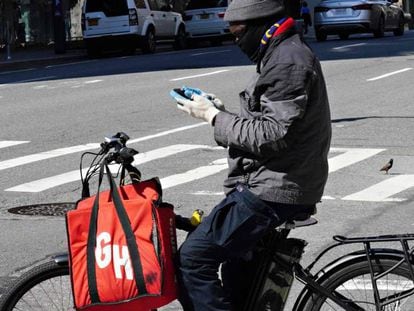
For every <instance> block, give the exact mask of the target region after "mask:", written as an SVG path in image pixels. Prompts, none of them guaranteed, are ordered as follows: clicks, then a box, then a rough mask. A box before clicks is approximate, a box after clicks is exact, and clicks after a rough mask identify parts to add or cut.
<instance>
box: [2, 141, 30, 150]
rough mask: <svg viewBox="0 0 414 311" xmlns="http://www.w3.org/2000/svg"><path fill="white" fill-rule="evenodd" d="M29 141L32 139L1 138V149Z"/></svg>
mask: <svg viewBox="0 0 414 311" xmlns="http://www.w3.org/2000/svg"><path fill="white" fill-rule="evenodd" d="M27 143H30V141H19V140H0V149H1V148H7V147H11V146H16V145H21V144H27Z"/></svg>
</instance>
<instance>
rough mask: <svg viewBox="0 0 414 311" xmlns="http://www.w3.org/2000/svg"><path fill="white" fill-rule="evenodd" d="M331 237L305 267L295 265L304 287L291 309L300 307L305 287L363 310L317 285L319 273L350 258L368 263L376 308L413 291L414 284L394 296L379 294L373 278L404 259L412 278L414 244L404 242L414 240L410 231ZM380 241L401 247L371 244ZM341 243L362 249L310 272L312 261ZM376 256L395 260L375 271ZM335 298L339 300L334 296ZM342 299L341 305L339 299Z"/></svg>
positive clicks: (341, 264) (330, 269) (317, 260)
mask: <svg viewBox="0 0 414 311" xmlns="http://www.w3.org/2000/svg"><path fill="white" fill-rule="evenodd" d="M333 239H334V240H335V241H336V242H337V243H334V244H333V245H331V246H329V247H327V248H326V249H325V250H323V251H322V252H321V253H320V254H319V255H318V256H317V257H316V259H315V260H314V261H313V262H312V263H311V264H310V265H309V266H307V267H306V268H305V269H303V268H302V267H301V266H300V265H297V266H296V267H295V272H296V278H297V279H298V280H300V281H301V282H303V283H304V284H305V285H307V286H306V287H305V288H304V290H303V291H302V292H301V294H300V295H299V297H298V299H297V301H296V303H295V307H294V309H293V310H298V311H299V310H300V308H301V300H302V299H303V298H304V296H305V295H306V294H309V292H308V290H310V291H312V292H313V293H317V294H322V295H324V296H326V297H328V298H330V299H331V300H332V301H334V302H335V303H337V304H338V305H340V306H342V307H344V309H345V310H364V309H362V308H361V307H359V306H357V305H356V304H354V303H353V302H352V301H349V300H348V299H346V298H345V297H343V296H342V295H341V294H339V293H338V292H336V291H334V292H332V293H329V292H327V291H326V290H325V289H324V288H323V287H321V286H320V285H319V283H320V281H321V280H322V279H323V277H324V276H325V275H327V274H329V273H330V271H333V270H334V269H339V267H340V266H345V265H347V264H349V263H351V262H353V261H361V260H363V261H366V262H368V266H369V267H370V276H371V284H372V286H373V291H374V300H375V305H376V310H377V311H381V310H384V309H383V308H384V307H385V306H386V305H388V304H391V303H393V302H395V301H397V300H401V299H403V298H405V297H408V296H410V295H413V294H414V288H412V289H409V290H405V291H403V292H401V293H399V295H398V297H394V296H393V295H390V296H387V297H384V298H380V294H379V289H378V286H377V280H379V279H381V278H382V277H384V276H385V275H387V274H389V273H391V272H392V271H393V270H394V269H396V268H398V267H399V266H401V265H403V264H404V263H406V264H407V266H408V269H409V272H410V276H411V279H412V280H413V281H414V270H413V267H412V264H413V259H412V254H413V253H414V247H412V248H410V247H409V245H408V241H410V240H414V234H401V235H383V236H374V237H355V238H347V237H343V236H334V237H333ZM380 242H382V243H384V242H400V244H401V248H402V250H398V249H392V248H372V247H371V245H372V243H380ZM345 244H362V245H363V250H359V251H356V252H352V253H349V254H346V255H345V256H342V257H340V258H338V259H336V260H335V261H333V262H331V263H329V264H328V265H326V266H325V267H323V268H322V269H321V270H320V271H319V272H318V273H317V274H316V275H312V274H310V272H309V271H310V270H311V269H312V268H313V267H314V265H315V264H316V263H317V262H319V260H320V259H321V258H322V257H323V256H324V255H325V254H326V253H328V252H329V251H331V250H332V249H334V248H336V247H338V246H342V245H345ZM376 257H388V258H393V259H396V260H397V261H398V263H397V264H396V265H394V266H393V267H391V268H390V269H388V270H386V271H384V272H382V273H380V274H377V275H375V273H374V271H373V264H372V263H373V262H374V261H375V258H376ZM338 299H339V300H338ZM344 302H345V303H346V304H345V305H343V303H344Z"/></svg>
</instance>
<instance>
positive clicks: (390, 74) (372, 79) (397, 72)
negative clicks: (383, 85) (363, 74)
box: [367, 67, 413, 81]
mask: <svg viewBox="0 0 414 311" xmlns="http://www.w3.org/2000/svg"><path fill="white" fill-rule="evenodd" d="M412 69H413V68H410V67H408V68H404V69H401V70H397V71H393V72H390V73H386V74H383V75H382V76H378V77H374V78H370V79H367V81H376V80H379V79H383V78H387V77H389V76H392V75H396V74H399V73H402V72H406V71H409V70H412Z"/></svg>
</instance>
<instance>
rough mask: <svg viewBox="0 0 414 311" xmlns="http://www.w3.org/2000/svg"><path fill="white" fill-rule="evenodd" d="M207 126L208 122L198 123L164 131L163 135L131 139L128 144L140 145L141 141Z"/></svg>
mask: <svg viewBox="0 0 414 311" xmlns="http://www.w3.org/2000/svg"><path fill="white" fill-rule="evenodd" d="M207 124H208V123H207V122H201V123H196V124H192V125H187V126H182V127H178V128H176V129H172V130H168V131H164V132H161V133H158V134H153V135H148V136H145V137H141V138H135V139H131V140H129V141H128V143H129V144H133V143H138V142H141V141H145V140H150V139H153V138H158V137H161V136H166V135H169V134H174V133H178V132H182V131H186V130H191V129H193V128H196V127H200V126H204V125H207Z"/></svg>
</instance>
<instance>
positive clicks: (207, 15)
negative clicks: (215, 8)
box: [200, 14, 210, 19]
mask: <svg viewBox="0 0 414 311" xmlns="http://www.w3.org/2000/svg"><path fill="white" fill-rule="evenodd" d="M209 17H210V14H201V15H200V19H208V18H209Z"/></svg>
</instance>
